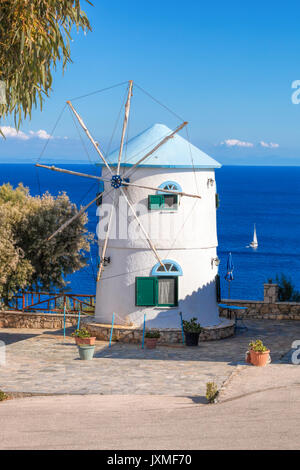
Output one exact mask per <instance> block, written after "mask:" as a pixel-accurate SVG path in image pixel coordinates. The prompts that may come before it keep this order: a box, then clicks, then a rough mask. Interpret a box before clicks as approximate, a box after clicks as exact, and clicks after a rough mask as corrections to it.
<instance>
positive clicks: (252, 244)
mask: <svg viewBox="0 0 300 470" xmlns="http://www.w3.org/2000/svg"><path fill="white" fill-rule="evenodd" d="M250 246H251V248H257V247H258V242H257V235H256V226H255V224H254V232H253V240H252V242H251V243H250Z"/></svg>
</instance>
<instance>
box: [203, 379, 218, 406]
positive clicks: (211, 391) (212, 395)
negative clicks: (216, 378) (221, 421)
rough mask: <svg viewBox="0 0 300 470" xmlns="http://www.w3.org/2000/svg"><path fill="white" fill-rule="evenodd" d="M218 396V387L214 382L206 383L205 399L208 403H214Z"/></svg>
mask: <svg viewBox="0 0 300 470" xmlns="http://www.w3.org/2000/svg"><path fill="white" fill-rule="evenodd" d="M218 395H219V391H218V387H217V384H215V382H207V384H206V395H205V396H206V399H207V401H208V403H214V402H215V400H216V398H217V396H218Z"/></svg>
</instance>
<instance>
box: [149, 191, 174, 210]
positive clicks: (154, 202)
mask: <svg viewBox="0 0 300 470" xmlns="http://www.w3.org/2000/svg"><path fill="white" fill-rule="evenodd" d="M148 209H149V210H151V211H153V210H177V209H178V195H177V194H150V195H149V196H148Z"/></svg>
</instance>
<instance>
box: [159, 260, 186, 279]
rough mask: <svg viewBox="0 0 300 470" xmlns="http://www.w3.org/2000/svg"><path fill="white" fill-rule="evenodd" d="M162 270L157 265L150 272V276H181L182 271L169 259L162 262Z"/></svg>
mask: <svg viewBox="0 0 300 470" xmlns="http://www.w3.org/2000/svg"><path fill="white" fill-rule="evenodd" d="M162 262H163V264H164V268H163V267H162V266H161V264H160V263H157V264H156V265H155V266H154V267H153V268H152V271H151V276H182V269H181V267H180V266H179V264H178V263H176V262H175V261H173V260H171V259H164V260H162Z"/></svg>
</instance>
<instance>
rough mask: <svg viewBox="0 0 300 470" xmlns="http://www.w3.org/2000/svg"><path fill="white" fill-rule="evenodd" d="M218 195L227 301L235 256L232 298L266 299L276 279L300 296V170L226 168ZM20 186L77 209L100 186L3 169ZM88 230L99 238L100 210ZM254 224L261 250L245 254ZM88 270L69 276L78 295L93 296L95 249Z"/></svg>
mask: <svg viewBox="0 0 300 470" xmlns="http://www.w3.org/2000/svg"><path fill="white" fill-rule="evenodd" d="M68 168H70V169H75V170H76V171H82V172H86V173H92V174H99V172H100V170H99V168H97V167H96V166H95V165H92V164H87V165H68ZM216 180H217V190H218V193H219V195H220V207H219V209H218V212H217V217H218V238H219V247H218V256H219V258H220V260H221V263H220V267H219V270H220V275H221V279H222V296H223V297H224V298H226V297H227V283H226V281H225V280H224V276H225V273H226V261H227V255H228V252H231V253H232V257H233V263H234V281H232V282H231V297H232V298H235V299H262V297H263V283H264V282H267V281H268V279H270V278H272V279H273V280H274V279H275V277H276V274H281V273H285V274H286V275H288V276H290V277H291V278H292V279H293V281H294V284H295V286H296V288H298V289H299V290H300V167H246V166H224V167H222V168H221V169H219V170H216ZM7 182H9V183H10V184H12V185H13V186H16V185H17V184H18V183H19V182H22V183H23V184H24V185H25V186H28V187H29V188H30V193H31V194H32V195H36V194H40V191H41V192H42V193H43V192H45V191H49V192H50V193H51V194H54V195H56V194H58V193H59V192H60V191H66V192H67V194H68V195H69V196H70V199H71V200H72V201H73V202H75V203H76V204H82V205H84V204H87V203H88V202H89V201H90V200H91V199H93V198H94V197H95V193H96V192H97V190H98V184H97V182H93V181H92V180H91V181H89V180H87V179H85V178H78V177H73V176H69V175H66V174H59V173H54V172H50V171H47V170H43V169H39V170H37V169H36V168H35V167H34V165H30V164H14V165H13V164H1V165H0V184H3V183H7ZM88 215H89V222H88V230H89V231H91V232H95V228H96V223H97V218H96V207H95V206H91V207H90V209H89V212H88ZM254 223H255V224H256V228H257V237H258V243H259V247H258V248H257V249H256V250H253V249H251V248H247V246H248V245H249V242H250V241H251V240H252V237H253V225H254ZM88 261H89V263H88V266H87V267H86V268H84V269H83V270H81V271H79V272H77V273H75V274H73V275H72V276H70V278H69V281H70V286H71V289H72V291H73V292H76V293H78V294H87V293H89V294H93V293H95V274H96V270H97V267H96V265H97V247H96V244H94V245H92V250H91V256H89V259H88Z"/></svg>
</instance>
